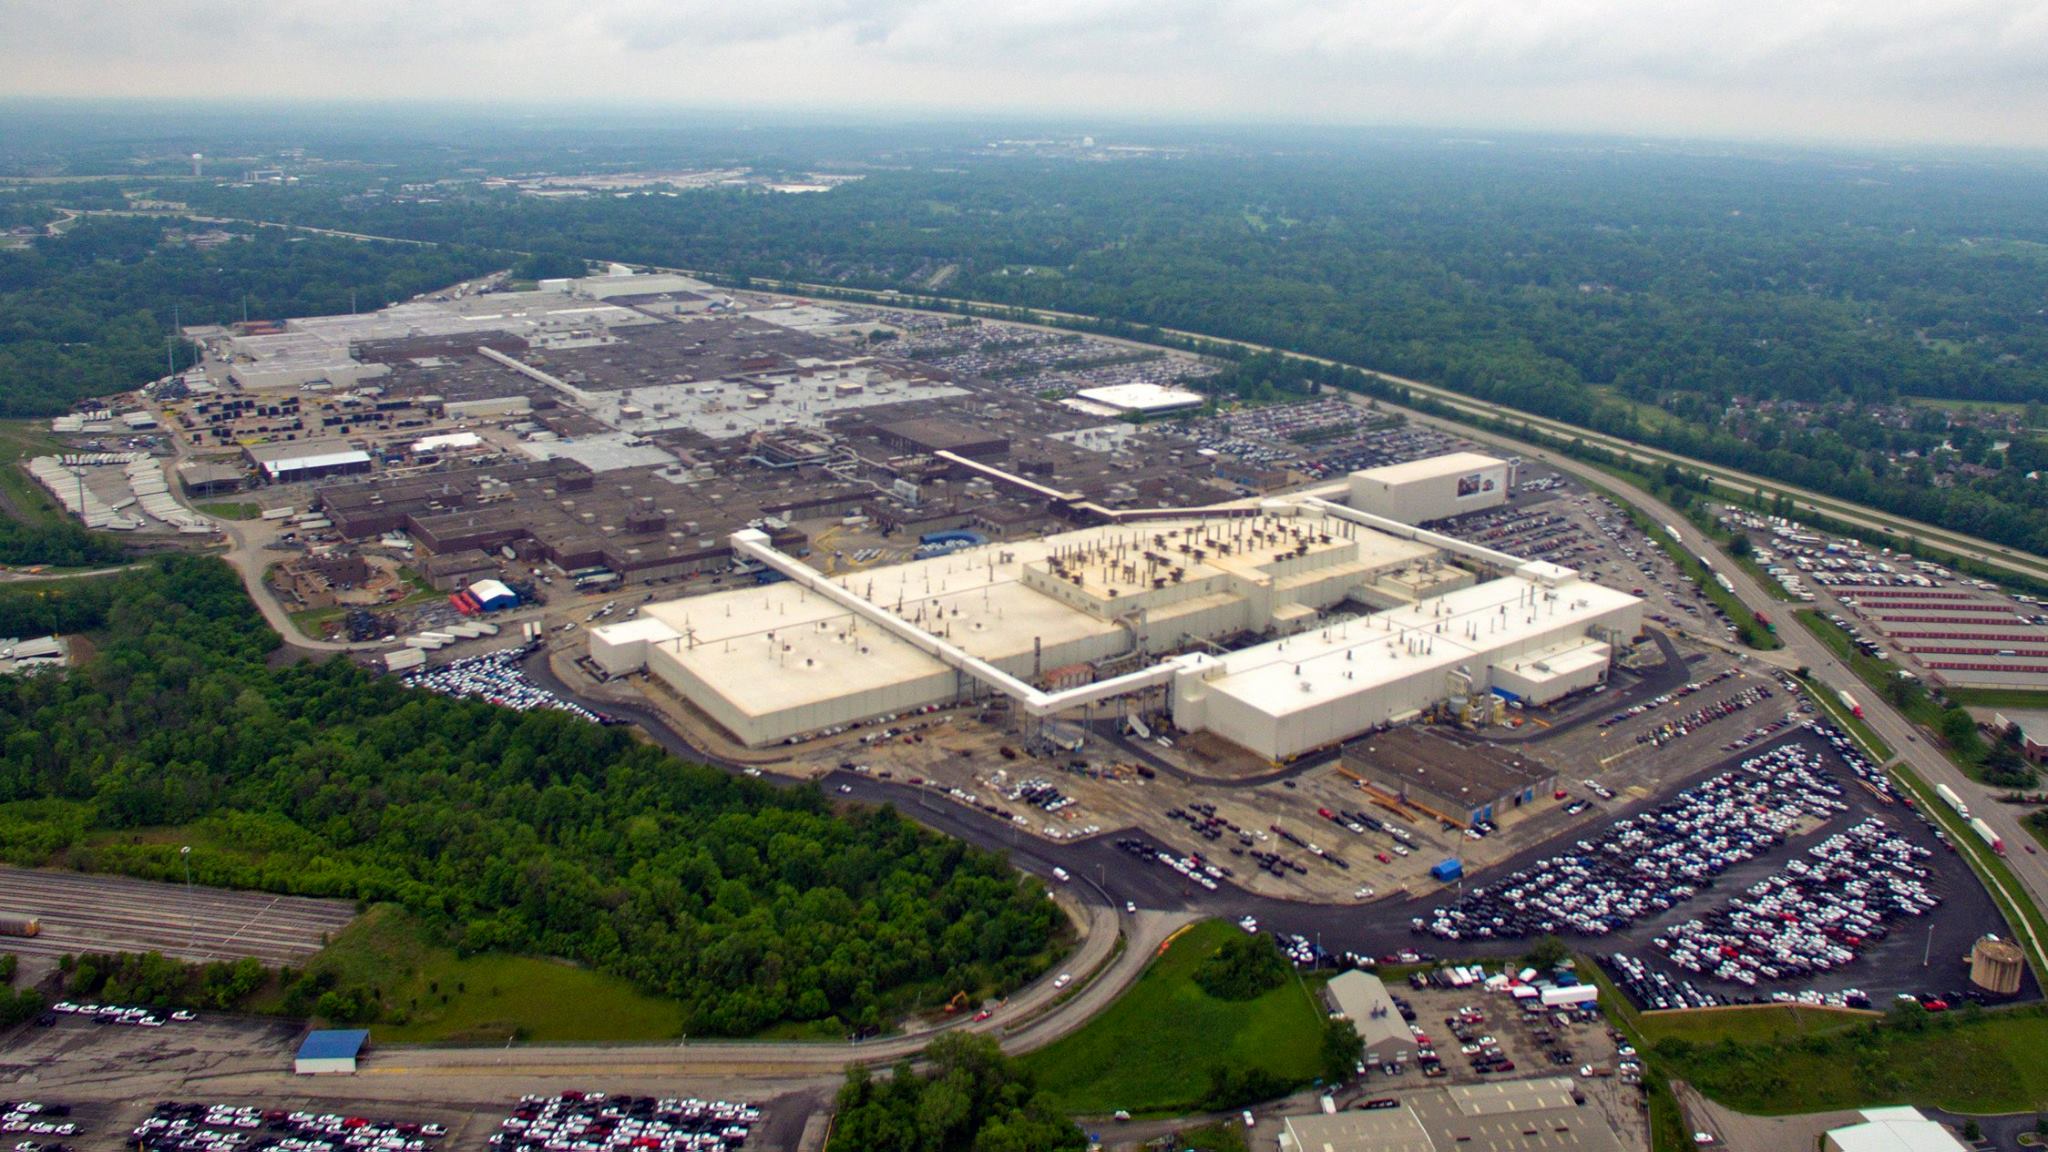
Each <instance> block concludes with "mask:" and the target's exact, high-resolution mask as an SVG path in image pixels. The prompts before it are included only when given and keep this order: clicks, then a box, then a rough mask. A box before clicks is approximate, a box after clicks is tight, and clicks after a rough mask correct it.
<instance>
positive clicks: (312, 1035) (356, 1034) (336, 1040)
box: [299, 1028, 370, 1060]
mask: <svg viewBox="0 0 2048 1152" xmlns="http://www.w3.org/2000/svg"><path fill="white" fill-rule="evenodd" d="M369 1042H370V1030H369V1029H367V1028H329V1029H322V1030H321V1031H318V1032H308V1033H306V1038H305V1039H304V1040H302V1041H300V1042H299V1059H301V1060H353V1059H355V1057H356V1056H357V1055H358V1054H360V1053H361V1052H362V1050H363V1045H365V1044H367V1043H369Z"/></svg>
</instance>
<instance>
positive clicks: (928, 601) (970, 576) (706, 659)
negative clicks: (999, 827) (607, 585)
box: [593, 517, 1435, 715]
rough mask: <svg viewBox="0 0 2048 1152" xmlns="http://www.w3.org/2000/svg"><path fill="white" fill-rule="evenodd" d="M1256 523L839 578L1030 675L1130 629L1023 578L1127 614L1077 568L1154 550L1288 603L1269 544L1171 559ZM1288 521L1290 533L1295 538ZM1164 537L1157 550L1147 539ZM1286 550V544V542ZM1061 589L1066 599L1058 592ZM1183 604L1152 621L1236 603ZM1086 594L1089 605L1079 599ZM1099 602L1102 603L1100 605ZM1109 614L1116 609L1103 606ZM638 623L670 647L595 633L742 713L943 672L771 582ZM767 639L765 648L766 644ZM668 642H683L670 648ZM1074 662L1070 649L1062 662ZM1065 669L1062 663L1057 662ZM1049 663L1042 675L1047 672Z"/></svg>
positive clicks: (1112, 582)
mask: <svg viewBox="0 0 2048 1152" xmlns="http://www.w3.org/2000/svg"><path fill="white" fill-rule="evenodd" d="M1251 523H1252V522H1251V521H1238V520H1225V521H1218V520H1209V521H1203V520H1201V519H1199V518H1195V517H1190V518H1189V519H1187V520H1185V521H1180V520H1173V521H1153V522H1147V523H1144V524H1141V525H1129V526H1117V525H1108V526H1102V527H1096V528H1086V529H1081V530H1079V531H1075V532H1063V533H1060V534H1058V535H1055V536H1049V537H1045V538H1043V539H1038V540H1016V541H1003V542H1000V543H995V544H988V545H984V546H982V547H979V548H971V549H965V550H963V551H959V552H955V553H952V554H950V555H946V556H940V557H934V558H932V559H928V560H918V561H912V562H909V563H905V564H897V565H891V566H888V567H880V568H872V569H866V570H862V571H859V572H855V573H852V574H850V575H843V576H839V577H836V578H835V582H836V583H838V584H839V585H840V586H841V587H844V588H846V589H847V590H849V591H851V592H853V593H855V594H857V595H859V596H861V597H863V598H864V599H866V600H868V601H870V602H871V603H873V604H876V605H878V606H880V607H882V608H883V609H886V610H888V611H889V612H891V613H893V614H895V615H898V616H900V617H902V618H903V619H905V620H907V621H909V622H911V623H912V624H915V625H917V626H918V627H920V628H922V629H924V630H925V631H927V632H930V633H933V634H935V635H937V636H940V637H942V638H944V639H947V640H950V641H951V642H952V643H954V644H957V645H958V646H960V647H961V648H962V649H964V650H966V651H967V652H968V653H970V654H972V655H974V656H977V657H979V658H981V659H984V660H988V661H991V662H1002V661H1006V660H1008V661H1013V662H1017V663H1018V664H1019V665H1021V667H1020V668H1018V669H1013V672H1014V673H1015V674H1018V675H1022V676H1024V677H1026V678H1028V677H1029V676H1030V673H1031V668H1030V666H1029V665H1030V661H1031V655H1032V650H1033V645H1034V643H1037V644H1040V645H1042V646H1043V649H1044V651H1045V652H1047V653H1053V652H1055V651H1056V650H1059V649H1061V648H1063V647H1068V646H1078V647H1080V648H1084V649H1091V650H1093V651H1091V654H1090V655H1088V656H1087V657H1085V658H1091V659H1092V658H1097V657H1099V656H1107V655H1114V654H1120V653H1122V652H1124V651H1127V650H1128V649H1129V647H1130V644H1129V640H1128V636H1129V632H1128V630H1127V629H1126V628H1125V627H1124V626H1122V625H1119V624H1117V623H1115V622H1113V621H1112V620H1111V619H1108V618H1105V615H1098V614H1091V613H1090V612H1088V611H1086V610H1084V609H1083V607H1082V606H1081V605H1080V604H1079V603H1070V602H1067V601H1065V600H1062V599H1060V598H1058V597H1055V596H1052V595H1047V594H1046V593H1044V592H1041V591H1039V590H1037V589H1035V588H1031V587H1027V586H1025V583H1024V580H1025V569H1026V568H1027V567H1036V568H1038V569H1040V570H1041V573H1042V572H1043V570H1044V569H1045V568H1046V566H1047V565H1046V562H1047V560H1048V558H1049V557H1052V556H1054V555H1055V553H1058V554H1060V555H1063V556H1065V557H1067V558H1069V562H1070V563H1072V564H1073V565H1074V570H1075V571H1077V572H1080V573H1082V574H1083V578H1084V580H1085V583H1084V584H1083V585H1082V586H1081V587H1080V588H1078V589H1075V590H1074V591H1073V593H1072V595H1073V596H1074V599H1075V600H1076V601H1077V602H1078V601H1083V600H1094V599H1095V598H1096V597H1097V596H1099V595H1102V594H1106V593H1107V592H1108V591H1110V590H1111V589H1117V590H1119V591H1120V592H1121V593H1122V595H1121V596H1120V597H1119V600H1121V601H1123V602H1124V603H1128V604H1131V605H1133V606H1135V605H1137V604H1138V603H1140V602H1141V601H1142V600H1143V599H1144V598H1145V597H1146V595H1147V593H1148V591H1149V589H1150V583H1149V581H1148V580H1146V579H1145V578H1144V576H1143V575H1142V572H1143V570H1142V569H1140V572H1141V575H1140V576H1139V578H1138V579H1137V580H1136V581H1134V582H1133V581H1125V580H1123V579H1122V573H1121V572H1120V571H1119V572H1116V573H1114V574H1108V573H1106V572H1105V570H1104V568H1103V567H1102V566H1101V565H1104V564H1105V563H1106V561H1103V560H1097V559H1077V558H1076V557H1079V556H1083V555H1089V554H1091V553H1093V554H1100V553H1104V552H1107V551H1112V550H1114V549H1116V548H1118V547H1119V546H1121V547H1122V548H1123V549H1124V553H1123V554H1124V556H1125V557H1126V558H1131V557H1133V556H1135V555H1136V554H1137V553H1139V552H1141V551H1143V550H1147V549H1155V548H1158V549H1159V551H1161V552H1163V553H1165V554H1167V555H1168V556H1169V557H1170V558H1171V559H1172V561H1173V562H1174V563H1175V564H1177V565H1179V566H1181V567H1182V568H1183V571H1184V579H1185V580H1186V582H1187V583H1188V584H1189V585H1200V584H1202V582H1204V581H1212V580H1213V581H1218V582H1219V585H1220V584H1227V583H1228V582H1229V580H1230V579H1232V578H1234V579H1236V580H1239V581H1243V582H1247V583H1250V584H1253V585H1258V586H1263V587H1264V588H1267V589H1270V590H1271V591H1272V593H1273V594H1275V596H1276V599H1284V598H1285V597H1286V596H1287V594H1288V590H1289V589H1290V588H1291V587H1293V586H1294V585H1295V584H1296V583H1297V582H1299V581H1300V580H1301V579H1303V578H1304V576H1280V577H1277V578H1276V577H1272V576H1270V575H1268V574H1267V572H1266V571H1264V569H1265V568H1266V567H1268V566H1271V565H1272V564H1273V562H1274V555H1273V554H1274V552H1276V551H1277V550H1278V549H1279V548H1280V547H1281V545H1279V544H1278V543H1274V544H1270V545H1261V546H1257V547H1254V546H1251V545H1249V544H1247V545H1245V546H1243V547H1239V548H1236V549H1234V550H1233V551H1232V553H1231V554H1229V555H1222V554H1220V553H1219V551H1218V550H1217V549H1214V548H1210V549H1208V550H1207V555H1206V556H1205V559H1203V560H1202V561H1195V560H1194V559H1193V558H1192V555H1191V554H1183V553H1180V552H1179V551H1178V546H1179V543H1180V540H1181V538H1178V537H1173V536H1170V535H1169V534H1170V533H1176V532H1182V533H1185V532H1188V531H1189V530H1192V529H1196V528H1197V527H1198V526H1201V525H1204V524H1207V525H1208V526H1209V527H1208V528H1206V529H1203V530H1204V531H1213V532H1215V533H1216V534H1217V535H1218V536H1228V535H1231V534H1233V533H1235V532H1237V531H1239V530H1240V529H1242V530H1244V531H1246V532H1249V530H1250V529H1249V525H1250V524H1251ZM1293 523H1294V522H1293V521H1291V520H1290V521H1288V524H1289V525H1290V526H1292V525H1293ZM1301 523H1302V526H1303V527H1305V528H1309V527H1313V528H1324V527H1334V526H1330V525H1325V524H1324V523H1323V522H1322V521H1302V522H1301ZM1155 536H1157V537H1166V538H1167V539H1168V540H1169V541H1170V542H1169V544H1168V545H1166V546H1165V547H1163V548H1160V547H1159V546H1157V545H1155V544H1154V543H1153V538H1154V537H1155ZM1290 540H1291V537H1290ZM1310 548H1311V558H1313V556H1314V555H1315V554H1318V553H1323V552H1326V551H1327V550H1330V549H1349V550H1350V551H1349V555H1355V556H1356V559H1355V560H1353V559H1350V558H1349V555H1347V556H1346V557H1345V558H1343V560H1342V561H1341V562H1335V561H1338V560H1339V558H1337V557H1328V559H1329V560H1330V561H1333V562H1332V563H1329V564H1327V566H1325V567H1321V568H1312V569H1310V570H1309V572H1308V573H1306V574H1305V575H1306V576H1313V575H1315V574H1316V573H1317V572H1322V573H1326V574H1328V575H1329V576H1330V577H1331V578H1333V579H1345V578H1351V579H1356V580H1363V579H1365V578H1366V575H1367V574H1368V572H1370V571H1372V570H1377V569H1383V568H1388V567H1397V566H1400V565H1404V564H1412V563H1416V562H1419V561H1422V560H1425V559H1427V558H1429V557H1431V556H1433V555H1434V554H1435V549H1433V548H1430V547H1428V546H1427V545H1422V544H1417V543H1414V542H1412V541H1407V540H1400V539H1396V538H1394V537H1391V536H1386V535H1383V534H1381V533H1377V532H1372V531H1370V530H1365V529H1358V530H1354V531H1351V538H1350V539H1346V538H1344V537H1343V536H1341V535H1340V536H1337V537H1336V538H1334V539H1333V540H1332V541H1331V542H1330V543H1329V544H1321V543H1312V544H1311V545H1310ZM1055 586H1056V587H1065V586H1063V585H1055ZM1184 591H1185V592H1186V594H1187V597H1186V598H1185V599H1179V600H1175V601H1173V602H1171V603H1166V604H1162V605H1160V606H1159V608H1158V610H1157V612H1156V613H1155V618H1157V619H1172V618H1178V617H1179V616H1180V615H1181V614H1183V613H1186V612H1189V611H1199V610H1201V609H1204V608H1210V607H1217V606H1220V605H1222V604H1225V603H1228V602H1229V601H1231V600H1232V599H1233V597H1232V596H1231V595H1230V594H1228V593H1226V592H1225V591H1223V589H1222V587H1221V586H1218V587H1216V588H1215V589H1214V590H1209V589H1207V588H1205V587H1188V588H1186V589H1184ZM1084 594H1085V595H1084ZM1097 602H1098V603H1100V601H1097ZM1111 603H1116V601H1111ZM641 616H642V618H643V619H646V618H651V619H654V620H657V621H659V622H660V623H661V624H663V625H665V626H666V627H667V628H668V629H669V630H670V631H669V636H666V637H665V636H661V635H656V634H653V633H652V632H651V631H648V630H644V629H643V630H636V631H635V632H634V633H632V634H630V635H629V634H627V633H624V632H619V631H615V630H617V629H621V628H623V627H625V626H626V625H606V626H603V627H600V628H598V629H594V630H593V631H594V633H596V634H599V635H602V636H604V637H605V638H606V639H607V640H608V641H610V642H612V643H616V644H626V643H631V642H633V641H635V640H640V641H649V642H656V643H661V644H662V647H663V648H664V649H665V650H667V651H669V652H670V653H672V654H673V655H674V656H675V658H676V660H677V661H678V662H679V663H681V664H682V665H683V666H684V667H685V668H687V669H689V670H690V671H691V672H692V673H693V674H695V675H696V676H698V677H699V678H700V679H702V680H704V681H705V682H707V683H710V684H715V685H717V686H718V691H719V693H720V694H721V695H722V696H724V697H725V698H726V699H727V700H728V701H729V702H730V703H731V704H733V705H734V706H735V707H737V708H738V709H739V710H741V711H742V712H745V713H748V714H750V715H762V714H766V713H769V712H774V711H779V710H781V709H785V708H789V707H793V706H797V705H801V704H805V703H810V702H812V701H817V700H826V699H831V698H835V697H838V696H842V695H845V694H847V693H849V692H854V691H859V690H862V689H867V688H876V687H883V686H887V685H892V684H901V683H906V682H909V681H913V680H917V679H920V678H922V677H926V676H932V675H938V674H942V673H947V668H946V666H945V665H944V664H943V663H941V662H940V661H939V660H938V659H937V658H935V657H933V656H930V655H928V654H926V653H925V652H923V651H920V650H919V649H917V648H915V647H913V646H912V645H911V644H909V643H908V642H906V641H903V640H901V639H898V638H896V637H893V636H890V635H887V634H885V633H884V632H883V631H882V629H881V628H880V627H879V626H876V625H874V624H872V623H869V622H865V621H858V620H857V619H856V618H855V617H854V616H853V614H852V613H850V612H849V611H847V610H846V609H845V608H843V607H840V606H839V605H837V604H834V603H832V602H830V601H828V600H826V599H825V598H824V597H821V596H819V595H817V594H815V593H812V592H810V591H808V590H807V589H805V588H803V587H802V586H800V585H798V584H796V583H777V584H769V585H764V586H761V587H755V588H744V589H735V590H732V591H728V592H720V593H713V594H711V595H709V596H696V597H691V598H689V599H684V600H670V601H665V602H661V603H656V604H650V605H647V606H646V607H645V608H643V609H642V610H641ZM771 635H772V637H773V639H770V637H771ZM670 637H685V639H684V640H682V641H681V642H669V639H670ZM1069 650H1070V651H1071V648H1070V649H1069ZM1063 662H1064V661H1063ZM1052 666H1053V663H1052V662H1050V661H1048V662H1047V663H1046V664H1045V667H1048V668H1050V667H1052Z"/></svg>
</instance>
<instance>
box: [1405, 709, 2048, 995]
mask: <svg viewBox="0 0 2048 1152" xmlns="http://www.w3.org/2000/svg"><path fill="white" fill-rule="evenodd" d="M1481 880H1482V881H1483V883H1481V884H1478V885H1476V886H1467V888H1466V889H1465V891H1464V893H1463V894H1462V895H1461V896H1460V897H1459V898H1458V899H1456V900H1453V901H1447V902H1444V903H1441V904H1437V905H1434V906H1432V907H1431V908H1430V909H1428V910H1424V911H1420V912H1418V914H1417V918H1416V919H1417V923H1416V925H1415V928H1416V931H1417V932H1418V933H1421V934H1422V935H1423V936H1424V937H1425V938H1427V939H1430V940H1432V941H1435V943H1433V944H1432V945H1431V946H1432V947H1435V948H1437V949H1438V950H1446V949H1448V948H1453V947H1455V946H1456V944H1457V942H1462V941H1475V942H1484V941H1491V940H1500V939H1509V940H1519V939H1526V938H1529V937H1532V936H1535V935H1541V934H1544V933H1550V932H1556V933H1558V934H1560V935H1563V936H1565V937H1566V939H1568V940H1573V941H1576V942H1578V944H1579V946H1581V947H1585V948H1590V949H1592V950H1595V951H1597V952H1600V953H1601V954H1603V955H1620V956H1622V957H1624V958H1626V959H1625V960H1624V961H1623V962H1622V963H1623V965H1624V966H1626V965H1628V964H1638V965H1640V966H1641V970H1642V973H1643V975H1642V978H1641V979H1639V980H1637V981H1634V982H1629V981H1624V983H1625V984H1629V983H1633V986H1632V987H1630V989H1629V990H1630V991H1631V993H1632V994H1633V995H1635V996H1636V997H1637V998H1638V999H1639V1000H1641V1001H1643V1002H1644V1003H1645V1005H1646V1006H1650V1007H1657V1006H1660V1005H1659V1004H1658V1003H1657V1001H1658V1000H1659V999H1660V998H1661V999H1662V1000H1664V1001H1666V1003H1665V1004H1663V1005H1661V1006H1667V1007H1678V1006H1686V1005H1691V1006H1701V1005H1707V1004H1717V1003H1749V1002H1757V1001H1762V1000H1769V999H1785V998H1798V997H1801V996H1802V995H1804V996H1806V997H1807V998H1809V999H1815V1000H1826V999H1830V998H1832V999H1833V1000H1834V1001H1835V1002H1841V1000H1842V999H1843V998H1844V997H1845V996H1846V995H1847V994H1849V993H1851V992H1858V993H1861V994H1862V996H1863V998H1867V999H1869V1000H1870V1001H1873V1002H1874V1001H1877V1000H1880V999H1883V998H1886V997H1890V996H1893V995H1896V994H1898V993H1901V992H1906V993H1921V992H1937V993H1938V992H1949V991H1954V992H1956V993H1957V994H1958V995H1960V992H1961V990H1962V988H1963V984H1964V976H1965V974H1966V968H1967V965H1966V963H1965V959H1964V958H1965V956H1966V954H1967V952H1968V950H1969V948H1970V945H1971V944H1972V943H1973V942H1974V941H1975V940H1976V939H1977V938H1978V937H1979V936H1982V935H1984V934H1985V933H1998V934H2004V933H2005V932H2006V928H2005V925H2004V922H2003V920H2002V918H2001V917H2000V916H1999V914H1998V911H1997V908H1996V906H1995V905H1993V904H1992V902H1991V898H1990V896H1989V895H1988V894H1987V893H1986V892H1985V891H1984V890H1983V887H1982V886H1981V885H1980V884H1979V883H1978V882H1977V880H1976V878H1975V877H1974V876H1973V875H1972V874H1970V872H1969V870H1968V866H1967V864H1966V863H1964V862H1963V861H1962V860H1961V859H1960V858H1959V857H1958V856H1956V855H1955V854H1954V852H1953V851H1951V848H1950V846H1949V845H1948V844H1947V843H1946V842H1945V841H1944V840H1943V839H1942V838H1941V837H1940V836H1939V834H1938V830H1937V829H1936V828H1935V827H1934V826H1933V825H1932V824H1930V823H1929V822H1928V821H1926V820H1925V819H1924V818H1923V817H1922V816H1921V814H1920V813H1918V812H1916V811H1914V810H1913V809H1912V808H1910V807H1909V806H1908V805H1907V804H1906V803H1905V802H1904V800H1903V799H1901V798H1900V797H1897V796H1895V795H1893V794H1892V793H1891V792H1890V790H1889V788H1888V787H1887V786H1885V785H1884V784H1883V783H1882V776H1881V775H1880V774H1879V773H1878V772H1877V770H1876V769H1875V768H1873V767H1871V766H1870V765H1869V764H1868V762H1867V761H1864V760H1863V759H1862V758H1861V757H1860V756H1858V755H1857V754H1856V753H1855V751H1854V749H1853V747H1852V746H1851V745H1849V744H1848V742H1847V741H1846V740H1845V739H1844V738H1843V737H1842V736H1840V734H1839V733H1835V732H1833V730H1832V729H1827V728H1824V727H1819V726H1815V727H1804V726H1802V727H1800V728H1798V729H1796V730H1794V731H1793V732H1792V734H1791V735H1789V736H1783V737H1780V738H1778V739H1776V740H1773V741H1770V742H1767V743H1765V744H1763V745H1761V746H1759V747H1757V748H1753V749H1744V750H1743V751H1741V752H1738V753H1736V754H1734V755H1732V756H1729V757H1726V758H1724V759H1723V760H1722V761H1721V762H1719V763H1717V764H1715V765H1713V766H1711V767H1710V768H1708V769H1707V770H1706V771H1704V772H1703V773H1701V774H1700V775H1699V776H1698V777H1696V778H1694V779H1691V780H1687V781H1684V782H1682V787H1681V788H1680V789H1679V790H1678V791H1677V792H1676V793H1675V794H1673V795H1672V797H1671V798H1670V799H1668V800H1666V801H1663V802H1661V803H1659V804H1655V805H1651V806H1649V807H1647V808H1644V809H1642V810H1640V811H1637V812H1635V813H1634V814H1632V815H1631V816H1629V817H1627V818H1625V819H1623V820H1622V821H1619V822H1616V823H1614V824H1613V825H1612V826H1611V827H1608V828H1606V829H1604V830H1602V831H1601V833H1600V834H1599V835H1597V836H1589V837H1585V838H1582V839H1580V840H1577V841H1575V842H1570V843H1564V844H1557V845H1553V846H1551V847H1550V849H1549V850H1548V851H1543V850H1539V851H1536V852H1532V853H1530V854H1529V855H1528V856H1526V857H1524V858H1521V859H1517V860H1515V861H1511V862H1510V864H1509V866H1508V867H1507V868H1506V869H1505V870H1504V871H1503V872H1500V873H1495V874H1490V875H1487V876H1484V877H1482V878H1481ZM1909 906H1910V907H1909ZM1937 909H1938V911H1937ZM1660 941H1662V943H1661V944H1660ZM2033 995H2035V992H2034V991H2033V989H2032V987H2031V984H2030V985H2029V987H2027V988H2024V989H2022V996H2023V997H2029V998H2030V997H2032V996H2033Z"/></svg>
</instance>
